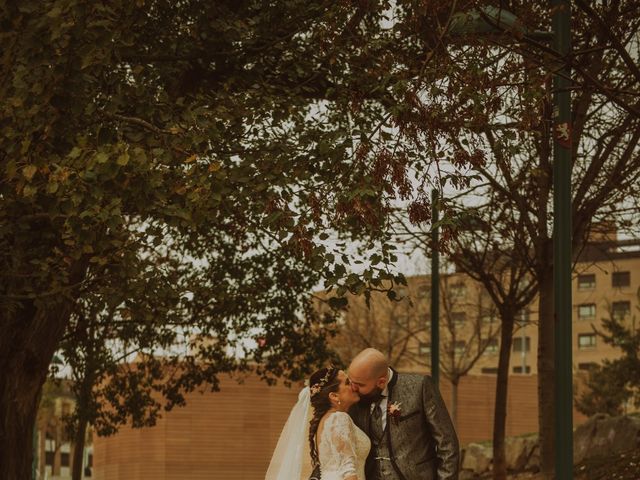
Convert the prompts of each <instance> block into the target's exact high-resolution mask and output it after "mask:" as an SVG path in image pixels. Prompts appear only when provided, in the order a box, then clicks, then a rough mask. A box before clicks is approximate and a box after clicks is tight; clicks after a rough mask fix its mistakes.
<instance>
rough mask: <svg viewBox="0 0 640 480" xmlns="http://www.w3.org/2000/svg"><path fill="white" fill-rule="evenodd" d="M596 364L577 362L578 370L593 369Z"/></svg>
mask: <svg viewBox="0 0 640 480" xmlns="http://www.w3.org/2000/svg"><path fill="white" fill-rule="evenodd" d="M597 366H598V364H597V363H594V362H584V363H579V364H578V370H587V371H589V370H593V369H594V368H596V367H597Z"/></svg>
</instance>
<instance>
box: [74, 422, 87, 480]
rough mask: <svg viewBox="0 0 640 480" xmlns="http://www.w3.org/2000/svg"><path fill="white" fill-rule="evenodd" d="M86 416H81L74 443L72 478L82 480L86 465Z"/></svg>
mask: <svg viewBox="0 0 640 480" xmlns="http://www.w3.org/2000/svg"><path fill="white" fill-rule="evenodd" d="M88 423H89V422H87V420H86V418H80V420H79V421H78V428H77V430H76V434H75V440H74V445H73V464H72V467H71V468H72V470H71V480H82V467H83V466H84V444H85V439H86V435H87V425H88Z"/></svg>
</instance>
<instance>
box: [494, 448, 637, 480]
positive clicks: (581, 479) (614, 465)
mask: <svg viewBox="0 0 640 480" xmlns="http://www.w3.org/2000/svg"><path fill="white" fill-rule="evenodd" d="M485 478H491V477H485ZM508 478H509V480H542V477H541V476H540V475H538V474H535V473H530V472H525V473H520V474H517V475H510V476H509V477H508ZM573 478H574V480H640V450H632V451H629V452H626V453H620V454H617V455H614V456H612V457H599V458H591V459H589V460H585V461H584V462H582V463H580V464H578V465H576V467H575V469H574V477H573Z"/></svg>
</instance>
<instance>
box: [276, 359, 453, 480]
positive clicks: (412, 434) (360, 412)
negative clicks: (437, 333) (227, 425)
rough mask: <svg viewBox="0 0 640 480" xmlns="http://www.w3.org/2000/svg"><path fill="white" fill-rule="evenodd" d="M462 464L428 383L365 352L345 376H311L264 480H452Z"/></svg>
mask: <svg viewBox="0 0 640 480" xmlns="http://www.w3.org/2000/svg"><path fill="white" fill-rule="evenodd" d="M459 463H460V449H459V445H458V437H457V435H456V432H455V429H454V427H453V423H452V422H451V418H450V417H449V413H448V412H447V408H446V406H445V404H444V402H443V400H442V397H441V396H440V393H439V391H438V389H437V388H436V387H435V386H434V384H433V382H432V381H431V378H430V377H429V376H423V375H418V374H408V373H398V372H397V371H396V370H394V369H393V368H391V367H390V366H389V362H388V360H387V358H386V357H385V356H384V355H383V354H382V353H381V352H379V351H378V350H375V349H373V348H367V349H365V350H363V351H362V352H360V353H359V354H358V355H357V356H356V357H355V358H354V359H353V361H352V362H351V364H350V365H349V368H348V370H347V371H346V372H344V371H342V370H339V369H337V368H334V367H328V368H322V369H320V370H318V371H317V372H315V373H314V374H313V375H311V377H310V379H309V386H308V387H305V388H304V389H303V390H302V391H301V392H300V395H299V396H298V403H297V404H296V405H295V406H294V407H293V409H292V411H291V414H290V415H289V418H288V420H287V422H286V424H285V426H284V428H283V430H282V433H281V435H280V439H279V440H278V444H277V446H276V449H275V452H274V454H273V457H272V458H271V463H270V465H269V469H268V471H267V474H266V477H265V480H307V478H308V479H309V480H314V479H315V480H457V478H458V472H459ZM310 472H311V473H310ZM309 475H310V476H309Z"/></svg>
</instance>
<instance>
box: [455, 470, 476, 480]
mask: <svg viewBox="0 0 640 480" xmlns="http://www.w3.org/2000/svg"><path fill="white" fill-rule="evenodd" d="M477 478H478V475H476V474H475V473H473V472H472V471H471V470H460V475H458V480H476V479H477Z"/></svg>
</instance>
